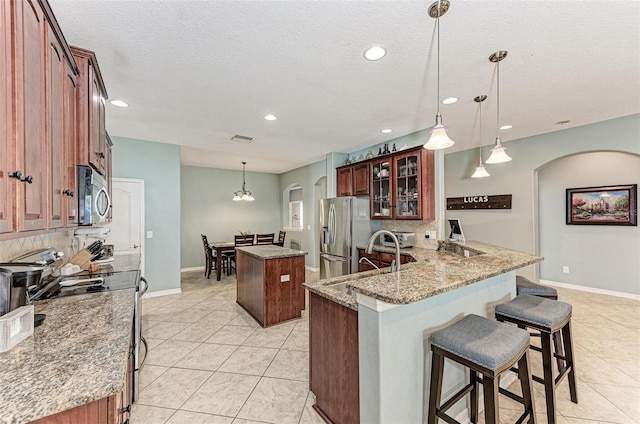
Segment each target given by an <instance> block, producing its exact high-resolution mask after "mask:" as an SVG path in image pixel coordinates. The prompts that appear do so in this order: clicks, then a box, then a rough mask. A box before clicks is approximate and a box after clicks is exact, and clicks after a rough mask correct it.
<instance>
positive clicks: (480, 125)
mask: <svg viewBox="0 0 640 424" xmlns="http://www.w3.org/2000/svg"><path fill="white" fill-rule="evenodd" d="M478 106H479V107H480V123H479V124H478V127H480V147H479V148H478V149H479V150H480V164H482V101H480V103H479V104H478Z"/></svg>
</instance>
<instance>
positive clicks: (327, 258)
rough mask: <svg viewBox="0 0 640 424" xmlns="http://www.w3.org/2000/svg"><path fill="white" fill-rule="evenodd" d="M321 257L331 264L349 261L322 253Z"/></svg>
mask: <svg viewBox="0 0 640 424" xmlns="http://www.w3.org/2000/svg"><path fill="white" fill-rule="evenodd" d="M320 257H321V258H323V259H326V260H328V261H329V262H346V261H347V260H348V258H343V257H339V256H331V255H325V254H324V253H321V254H320Z"/></svg>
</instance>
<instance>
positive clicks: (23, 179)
mask: <svg viewBox="0 0 640 424" xmlns="http://www.w3.org/2000/svg"><path fill="white" fill-rule="evenodd" d="M20 181H22V182H23V183H29V184H31V183H33V177H32V176H31V175H27V176H26V177H23V178H21V179H20Z"/></svg>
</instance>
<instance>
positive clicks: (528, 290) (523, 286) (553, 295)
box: [516, 275, 558, 300]
mask: <svg viewBox="0 0 640 424" xmlns="http://www.w3.org/2000/svg"><path fill="white" fill-rule="evenodd" d="M516 293H517V294H530V295H531V296H538V297H544V298H546V299H553V300H558V290H556V289H554V288H553V287H549V286H543V285H541V284H536V283H534V282H533V281H531V280H529V279H527V278H525V277H523V276H521V275H516Z"/></svg>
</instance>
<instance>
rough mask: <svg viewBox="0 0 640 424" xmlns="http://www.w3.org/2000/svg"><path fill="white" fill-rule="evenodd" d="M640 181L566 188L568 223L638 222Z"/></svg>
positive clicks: (628, 223) (632, 223)
mask: <svg viewBox="0 0 640 424" xmlns="http://www.w3.org/2000/svg"><path fill="white" fill-rule="evenodd" d="M637 193H638V185H637V184H626V185H616V186H599V187H578V188H568V189H566V204H565V206H566V218H567V225H630V226H637V225H638V203H637Z"/></svg>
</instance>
